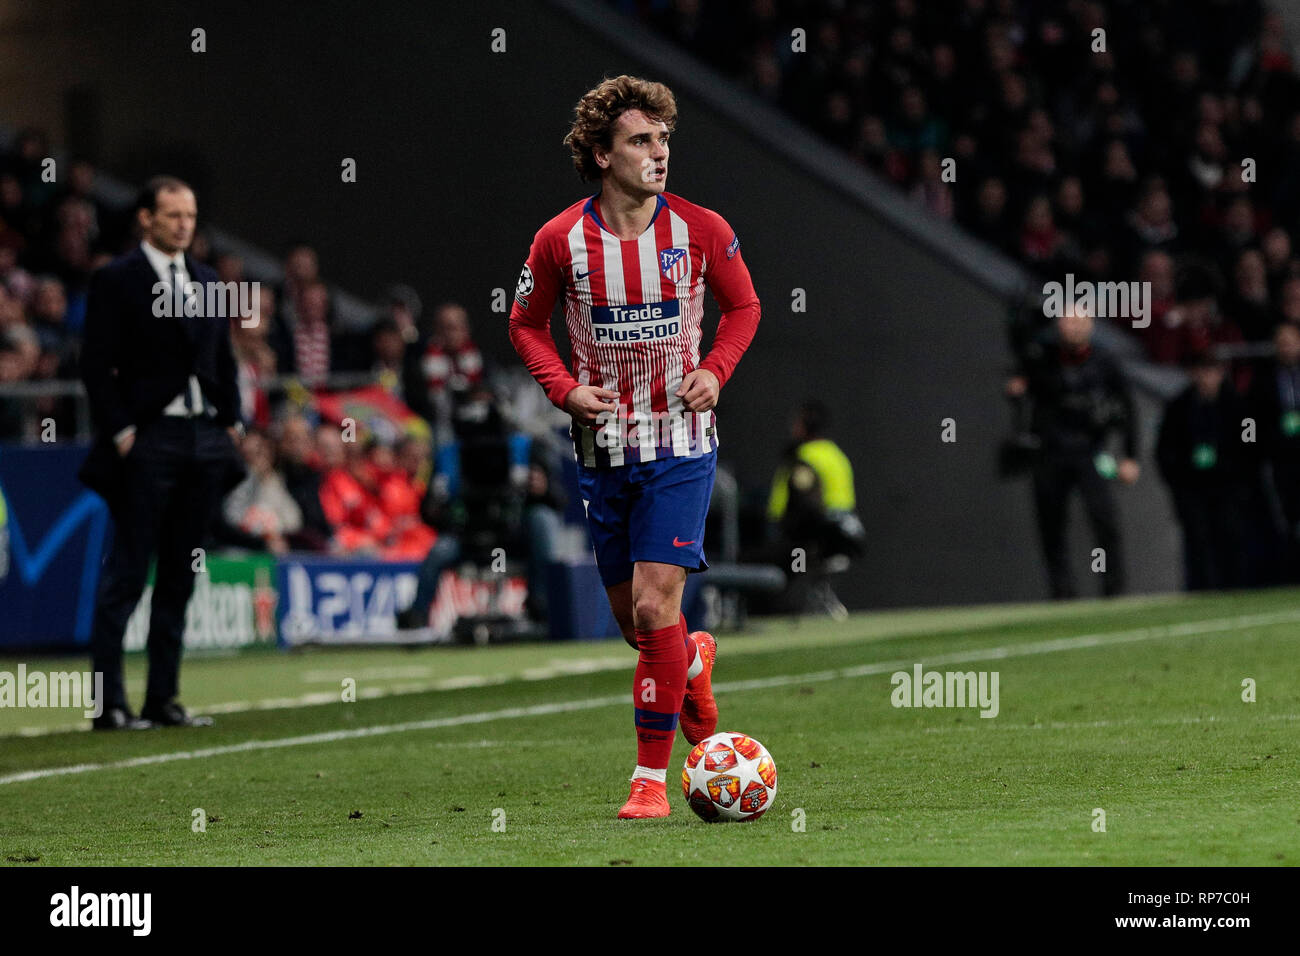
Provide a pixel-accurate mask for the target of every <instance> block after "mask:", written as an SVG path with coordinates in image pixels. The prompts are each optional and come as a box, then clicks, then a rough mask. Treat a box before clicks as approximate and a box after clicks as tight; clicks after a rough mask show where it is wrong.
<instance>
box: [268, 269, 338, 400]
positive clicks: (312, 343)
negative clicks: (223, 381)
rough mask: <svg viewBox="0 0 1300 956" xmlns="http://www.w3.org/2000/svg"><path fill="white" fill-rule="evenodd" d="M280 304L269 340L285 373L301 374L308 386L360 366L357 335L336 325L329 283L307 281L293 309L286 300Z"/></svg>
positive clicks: (300, 376) (277, 363) (298, 293)
mask: <svg viewBox="0 0 1300 956" xmlns="http://www.w3.org/2000/svg"><path fill="white" fill-rule="evenodd" d="M286 288H289V286H288V285H287V284H286ZM277 305H278V308H279V312H278V314H277V321H276V322H275V323H274V324H273V326H272V329H271V333H270V336H269V341H270V344H271V347H272V348H273V349H274V350H275V354H276V365H277V367H278V369H279V370H280V372H281V374H287V375H297V376H298V377H299V378H301V379H302V380H303V382H304V383H305V384H307V385H319V384H321V383H323V382H324V381H325V380H326V378H328V377H329V375H330V374H331V373H332V372H347V371H354V370H356V369H357V368H358V367H359V366H358V365H357V364H356V363H357V353H358V347H357V336H356V334H354V333H349V332H345V331H342V330H340V329H338V328H337V327H336V323H335V320H334V310H333V304H332V302H331V299H330V293H329V289H328V287H327V286H326V285H325V283H323V282H321V281H319V280H313V281H309V282H306V283H305V284H304V285H303V286H302V287H301V288H299V289H298V291H297V301H296V303H295V305H294V308H293V309H292V310H287V308H286V307H287V303H286V302H285V301H284V300H283V299H282V300H280V301H279V302H278V303H277Z"/></svg>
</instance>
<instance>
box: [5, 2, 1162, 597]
mask: <svg viewBox="0 0 1300 956" xmlns="http://www.w3.org/2000/svg"><path fill="white" fill-rule="evenodd" d="M611 16H612V14H611ZM195 27H202V28H204V29H205V30H206V31H207V52H206V53H202V54H195V53H192V52H190V31H191V30H192V29H193V28H195ZM497 27H500V28H503V29H504V30H505V31H506V43H507V52H505V53H493V52H491V46H490V45H491V39H492V38H491V32H492V30H493V29H494V28H497ZM620 72H635V73H640V74H643V75H649V76H652V77H655V78H661V79H664V80H667V81H669V82H670V83H671V81H672V77H669V76H663V75H662V74H661V73H659V72H657V71H656V69H655V64H654V63H646V62H638V61H636V60H633V59H629V58H627V57H625V56H623V55H621V54H618V53H615V52H613V51H612V50H611V48H610V46H609V45H608V44H607V43H605V42H604V41H603V40H602V39H601V38H600V37H599V36H597V35H596V34H594V33H592V32H591V31H589V30H588V29H587V28H584V27H580V26H579V25H577V24H576V23H574V22H573V21H572V20H570V19H569V18H568V17H567V16H566V15H565V14H563V13H561V12H559V11H557V10H555V9H553V8H552V7H550V6H549V5H547V4H545V3H540V2H539V3H517V2H516V3H510V2H500V0H485V2H476V3H473V4H458V3H419V4H416V3H411V4H397V3H386V2H374V3H369V4H360V5H358V4H354V3H339V2H322V3H312V4H284V5H280V4H270V3H229V4H211V3H196V2H185V0H182V2H161V0H154V2H148V0H146V2H136V3H131V4H129V5H128V4H118V3H103V2H90V0H47V2H45V3H43V4H41V5H40V6H39V7H37V6H36V5H29V4H25V3H14V2H4V0H0V119H2V120H3V121H4V122H7V123H9V124H10V125H15V126H16V125H22V124H25V123H35V124H38V125H41V126H43V127H45V128H46V129H48V130H49V131H50V133H51V135H52V136H53V137H54V139H55V141H56V144H57V145H60V146H64V147H66V148H69V149H71V150H73V151H78V152H83V153H85V154H86V155H88V156H90V158H92V159H93V160H95V161H96V162H97V163H99V164H100V165H101V166H102V167H104V168H105V169H107V170H108V171H110V172H112V173H113V174H115V175H117V176H119V177H122V178H126V179H129V180H132V181H138V180H142V179H144V178H145V177H146V176H148V175H150V174H152V173H154V172H157V171H159V170H164V169H166V170H169V171H172V172H175V173H177V174H179V175H182V176H185V177H188V178H190V179H191V180H192V181H193V182H194V183H195V184H196V185H197V187H198V188H199V192H200V215H201V216H207V217H209V218H210V219H211V220H213V221H215V222H216V223H218V224H219V225H221V226H222V227H223V228H225V229H227V230H230V231H232V232H235V233H236V234H239V235H241V236H242V237H243V238H245V239H246V240H248V241H251V242H254V243H256V244H259V245H262V246H264V247H266V248H268V249H269V250H271V251H272V252H274V253H277V254H278V253H280V252H281V251H282V250H283V247H284V246H285V245H286V244H287V243H288V242H290V241H292V240H293V239H295V238H297V237H305V238H307V239H309V240H310V241H311V242H313V243H314V244H315V245H316V246H317V247H318V249H319V250H320V253H321V258H322V264H323V269H324V271H325V273H326V275H327V278H329V279H330V280H331V281H334V282H337V283H339V284H341V285H343V286H344V287H345V288H348V289H350V290H351V291H353V292H356V293H358V294H360V295H362V296H376V295H378V294H379V292H380V290H381V289H383V288H384V287H385V286H386V285H388V284H389V283H391V282H394V281H404V282H408V283H410V284H411V285H413V286H415V288H416V289H417V290H418V291H419V292H420V293H421V295H422V296H423V297H424V298H425V301H426V302H427V303H432V302H436V301H438V300H441V299H447V298H451V299H457V300H459V301H462V302H464V303H465V304H466V305H467V306H468V307H469V308H470V311H471V314H472V316H473V320H474V323H475V334H476V338H477V339H478V340H479V342H480V344H481V346H482V347H483V348H484V350H485V351H486V352H487V353H488V354H489V355H490V356H491V357H493V358H495V359H496V360H498V361H500V362H514V361H516V360H515V357H514V354H513V351H512V350H511V348H510V344H509V341H508V338H507V335H506V326H505V316H504V315H503V314H495V313H493V312H492V311H491V310H490V308H491V302H492V295H493V290H495V289H498V288H504V289H506V290H510V289H512V288H513V285H514V281H515V278H516V276H517V274H518V270H519V266H520V264H521V263H522V261H523V258H524V255H525V253H526V251H527V248H528V244H529V242H530V240H531V238H532V235H533V232H534V231H535V230H536V229H537V228H538V227H539V226H540V225H541V224H542V223H543V222H545V221H546V220H547V219H548V218H550V217H551V216H552V215H554V214H555V213H556V212H558V211H559V210H560V209H562V208H564V207H565V206H567V205H568V204H570V203H571V202H573V201H575V200H576V199H577V198H579V197H580V196H582V195H584V194H586V192H588V191H589V190H588V189H587V188H586V187H585V186H584V184H582V183H580V182H579V181H578V179H577V177H576V175H575V174H574V172H573V170H572V168H571V167H570V165H569V161H568V157H567V154H566V151H565V150H564V147H563V146H562V145H561V139H562V137H563V135H564V132H565V131H566V129H567V125H568V121H569V119H570V117H571V112H572V106H573V103H574V102H575V101H576V100H577V98H578V97H579V96H580V95H581V94H582V93H583V92H584V91H585V90H586V89H588V88H589V87H590V86H591V85H592V84H593V83H594V82H595V81H597V80H598V79H599V78H600V77H601V76H603V75H606V74H617V73H620ZM679 108H680V117H679V126H678V133H677V135H676V136H675V137H674V151H673V157H672V165H671V174H670V177H669V180H670V182H669V189H670V190H671V191H673V192H677V193H680V194H682V195H683V196H686V197H687V198H689V199H691V200H693V201H695V202H698V203H701V204H703V205H706V206H709V207H711V208H714V209H716V210H718V211H720V212H721V213H722V214H723V215H724V216H726V217H727V218H728V219H729V220H730V222H731V224H732V225H733V226H734V227H735V229H736V230H737V232H738V233H739V234H740V236H741V239H742V244H743V249H744V253H745V257H746V259H747V261H748V263H749V267H750V269H751V271H752V273H753V275H754V279H755V284H756V286H757V288H758V292H759V295H760V297H761V298H762V300H763V304H764V316H763V321H762V324H761V326H760V329H759V333H758V337H757V339H756V341H755V344H754V346H753V347H752V349H751V350H750V353H749V354H748V355H747V356H746V358H745V360H744V362H743V363H742V364H741V366H740V369H739V371H738V373H737V375H736V377H735V378H734V379H733V381H732V382H731V384H729V385H728V387H727V389H726V391H725V392H724V394H723V398H722V404H721V406H720V408H719V417H720V422H721V435H722V449H721V452H722V458H723V460H724V461H725V462H727V463H728V464H730V465H731V466H732V467H733V468H734V469H735V470H736V472H737V475H738V477H739V478H740V480H741V482H742V484H743V485H746V486H750V487H753V488H757V487H760V486H763V485H765V484H766V482H767V480H768V476H769V475H770V473H771V469H772V468H773V466H774V465H775V463H776V460H777V457H778V455H779V452H780V449H781V447H782V445H783V444H784V441H785V436H786V434H787V431H788V427H789V419H790V410H791V408H792V407H793V406H794V405H795V404H796V403H798V402H799V401H800V400H802V399H804V398H806V397H810V396H816V397H818V398H820V399H822V400H823V401H825V402H826V403H827V404H828V405H830V406H831V408H832V410H833V413H834V415H835V416H836V423H835V426H834V429H833V431H834V436H835V437H836V438H837V439H838V440H839V441H840V443H841V444H842V445H843V447H844V448H845V450H846V451H847V452H848V453H849V455H850V457H851V458H852V460H853V462H854V464H855V467H856V469H857V487H858V494H859V504H860V509H861V511H862V515H863V518H864V521H865V522H866V524H867V527H868V529H869V531H870V534H871V537H872V546H871V549H870V553H869V555H868V556H867V558H866V559H865V560H863V561H862V562H860V563H859V565H858V566H857V567H856V568H855V570H854V571H853V572H852V574H851V577H850V580H849V581H848V582H846V584H845V586H844V587H843V589H842V596H843V597H844V599H845V601H846V603H849V604H850V605H851V606H858V607H864V606H884V605H901V604H940V603H943V604H947V603H962V602H976V601H992V600H1022V599H1030V598H1037V597H1042V596H1044V595H1045V587H1044V583H1043V580H1042V579H1043V574H1042V571H1041V567H1040V561H1039V553H1038V548H1037V544H1036V541H1035V538H1034V535H1033V527H1032V514H1031V510H1030V504H1029V492H1028V488H1027V486H1025V485H1024V484H1023V483H1012V484H1003V483H999V482H998V481H997V480H996V479H995V477H994V473H993V462H994V454H995V450H996V447H997V443H998V441H999V439H1000V438H1001V437H1002V435H1003V432H1004V430H1005V426H1006V422H1007V411H1006V407H1005V404H1004V402H1003V400H1002V399H1001V397H1000V384H1001V377H1002V373H1003V370H1004V367H1005V365H1006V362H1007V353H1006V347H1005V336H1004V332H1003V323H1004V319H1005V314H1006V310H1005V306H1004V304H1003V303H1002V302H1000V301H999V300H998V299H997V297H996V296H994V295H993V294H992V293H990V292H988V291H986V290H984V289H982V288H980V287H978V286H976V285H975V284H974V283H973V282H972V281H971V280H969V279H967V278H965V277H964V276H963V275H961V274H959V273H958V272H957V270H955V269H953V268H951V267H950V266H949V265H947V264H945V263H944V262H943V261H942V260H941V259H939V258H937V257H936V256H935V255H934V254H933V252H932V251H931V250H928V249H925V248H922V247H920V246H918V245H917V244H915V243H913V242H912V241H910V240H907V239H904V238H901V237H900V236H899V235H898V234H897V233H895V232H894V231H892V230H891V229H889V228H887V227H886V226H885V225H884V224H883V223H882V222H881V221H880V220H878V219H877V218H875V217H874V216H873V215H872V214H871V213H870V212H869V211H867V210H865V209H863V208H861V207H860V206H858V205H857V204H855V203H850V202H847V201H846V200H845V198H844V197H843V196H842V195H840V194H839V193H838V192H836V191H833V190H832V189H830V188H829V187H826V186H823V185H820V184H819V183H818V182H816V181H813V180H812V179H810V178H809V177H808V176H807V175H806V174H804V173H803V172H801V171H800V170H798V169H796V168H795V167H794V166H792V165H791V164H790V163H789V162H787V161H785V160H784V159H782V158H781V157H780V156H779V155H778V154H777V153H775V152H774V151H773V150H772V149H770V148H769V147H768V146H767V145H766V144H764V143H763V142H761V141H759V140H756V139H755V138H754V137H752V136H750V135H749V134H747V133H744V132H742V131H741V130H740V129H739V128H738V127H737V126H736V125H735V124H733V123H732V122H730V121H728V120H727V119H725V118H723V117H721V116H719V115H716V114H715V113H712V112H711V111H709V110H708V109H706V108H705V107H703V106H702V105H701V104H700V103H698V102H696V101H694V100H693V99H692V98H691V97H689V96H680V97H679ZM345 157H351V158H354V159H355V160H356V161H357V167H358V177H357V179H358V181H357V182H356V183H355V184H345V183H342V182H341V181H340V163H341V162H342V160H343V159H344V158H345ZM796 288H800V289H803V290H805V292H806V295H807V311H806V312H805V313H794V312H792V310H791V296H792V290H794V289H796ZM713 314H716V309H715V310H714V313H713ZM711 331H712V324H711V323H706V346H707V341H708V338H707V337H708V336H709V335H710V334H711ZM1150 411H1151V409H1150V408H1148V409H1147V412H1148V417H1147V425H1148V429H1149V428H1150V427H1151V426H1152V422H1151V420H1150ZM947 417H952V418H954V419H955V420H956V422H957V437H958V440H957V442H956V443H955V444H944V443H941V441H940V428H941V426H940V422H941V420H942V419H944V418H947ZM1146 444H1147V446H1148V448H1149V446H1150V444H1151V440H1150V437H1149V436H1148V440H1147V442H1146ZM1147 457H1148V462H1149V456H1147ZM1119 494H1120V497H1121V499H1122V503H1123V509H1124V513H1125V519H1126V527H1127V528H1128V530H1129V539H1130V542H1131V544H1130V558H1131V563H1132V565H1133V569H1132V575H1131V577H1132V583H1133V586H1134V587H1135V589H1138V590H1168V589H1171V588H1173V587H1175V586H1176V584H1177V581H1176V575H1177V558H1176V545H1177V541H1176V536H1175V535H1176V532H1175V531H1174V527H1173V524H1172V521H1171V519H1170V515H1169V509H1168V506H1167V504H1166V500H1165V496H1164V494H1163V490H1162V488H1161V487H1160V486H1159V484H1158V482H1157V480H1156V479H1155V478H1154V475H1153V472H1152V470H1151V469H1150V468H1148V469H1147V474H1146V475H1145V476H1144V480H1143V481H1142V482H1141V483H1140V484H1139V485H1138V486H1137V487H1135V488H1132V489H1121V490H1120V492H1119ZM1075 529H1076V533H1075V537H1074V548H1075V551H1076V552H1077V554H1078V558H1079V566H1080V568H1081V569H1083V568H1085V567H1086V565H1085V562H1086V558H1087V550H1088V548H1089V547H1090V544H1089V538H1088V536H1087V535H1086V534H1085V533H1084V526H1083V524H1082V522H1081V521H1078V520H1076V523H1075ZM1082 573H1083V574H1085V575H1086V571H1083V572H1082ZM1083 584H1084V585H1085V589H1087V588H1088V587H1090V585H1091V582H1088V581H1086V580H1085V581H1084V582H1083Z"/></svg>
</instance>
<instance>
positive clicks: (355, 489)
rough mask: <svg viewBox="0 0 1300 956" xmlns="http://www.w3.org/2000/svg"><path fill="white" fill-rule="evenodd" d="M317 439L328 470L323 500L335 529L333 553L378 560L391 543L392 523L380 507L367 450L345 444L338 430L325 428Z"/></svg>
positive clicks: (351, 443)
mask: <svg viewBox="0 0 1300 956" xmlns="http://www.w3.org/2000/svg"><path fill="white" fill-rule="evenodd" d="M316 437H317V440H318V441H321V440H322V439H323V443H322V444H321V445H320V448H321V453H322V454H321V459H322V462H323V463H324V464H325V465H326V471H325V477H324V479H323V480H322V481H321V488H320V500H321V508H322V509H323V510H324V512H325V517H326V518H327V519H328V520H329V523H330V526H331V527H332V528H333V530H334V535H333V538H332V540H331V550H333V551H334V552H335V553H337V554H351V555H355V554H364V555H371V556H375V557H378V556H379V555H380V554H381V552H382V551H383V549H384V548H385V547H386V546H387V544H388V537H389V533H390V531H391V530H392V522H391V521H390V520H389V518H388V516H387V515H386V514H384V510H383V508H382V507H380V504H379V497H378V493H379V483H378V478H377V476H376V474H375V470H374V468H373V466H372V465H371V463H370V461H369V458H368V455H367V450H366V449H365V448H363V447H362V445H361V443H360V442H356V441H343V438H342V435H341V434H340V431H339V429H338V428H337V427H330V426H322V427H321V428H319V429H317V432H316Z"/></svg>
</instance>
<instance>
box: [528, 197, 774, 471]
mask: <svg viewBox="0 0 1300 956" xmlns="http://www.w3.org/2000/svg"><path fill="white" fill-rule="evenodd" d="M706 284H707V285H708V287H709V290H710V291H711V292H712V293H713V297H714V298H715V299H716V300H717V302H718V306H719V307H720V308H721V310H722V318H721V320H720V321H719V323H718V332H717V335H715V336H714V342H713V348H712V349H710V351H709V354H708V356H707V357H706V358H705V359H704V361H703V362H701V361H700V337H701V336H700V323H701V320H702V319H703V317H704V287H705V285H706ZM561 295H563V298H564V318H565V323H566V325H567V326H568V331H569V342H570V344H571V347H572V356H571V357H572V362H573V369H572V372H570V370H569V369H568V368H566V367H565V365H564V362H563V361H562V360H561V359H560V356H559V351H558V349H557V348H556V346H555V341H554V339H552V338H551V332H550V319H551V311H552V309H553V308H554V305H555V302H556V300H557V299H559V298H560V296H561ZM758 318H759V302H758V296H757V295H756V294H755V292H754V284H753V282H752V281H751V280H750V277H749V270H748V269H747V268H745V263H744V260H743V259H742V258H741V255H740V240H739V239H738V238H737V237H736V234H735V233H734V232H733V231H732V230H731V227H730V226H728V225H727V222H726V220H724V219H723V218H722V217H721V216H719V215H718V214H717V213H715V212H712V211H711V210H708V209H705V208H704V207H702V206H697V205H695V204H694V203H689V202H687V201H686V200H684V199H682V198H681V197H680V196H674V195H672V194H671V193H663V194H661V195H660V196H659V197H658V201H657V206H656V209H655V213H654V216H653V218H652V219H651V221H650V225H649V226H648V227H647V228H646V230H645V232H643V233H642V234H641V235H640V236H639V237H638V238H636V239H628V240H622V239H619V237H618V236H616V235H614V234H613V233H612V232H610V231H609V230H608V229H606V228H605V225H604V222H603V221H602V218H601V214H600V197H599V196H593V197H591V198H588V199H584V200H582V201H580V202H577V203H574V204H573V205H572V206H570V207H569V208H568V209H566V210H565V211H564V212H562V213H560V215H558V216H556V217H555V218H554V219H552V220H551V221H550V222H548V223H547V224H546V225H544V226H543V227H542V228H541V229H540V230H538V232H537V235H536V236H535V237H534V239H533V245H532V248H531V250H530V251H529V254H528V261H527V262H526V263H525V265H524V268H523V272H522V273H521V274H520V276H519V283H518V286H517V287H516V289H515V302H514V307H513V309H512V310H511V312H510V339H511V341H512V342H513V343H514V346H515V349H516V351H518V352H519V354H520V356H521V357H522V358H523V360H524V363H525V364H526V365H527V366H528V370H529V371H530V372H531V373H532V375H533V377H534V378H535V379H536V380H537V382H538V384H540V385H541V386H542V388H543V389H545V391H546V395H547V397H548V398H549V399H550V400H551V402H552V403H553V404H555V405H556V406H557V407H559V408H563V407H564V399H565V396H566V395H568V393H569V392H570V391H572V390H573V389H574V388H576V387H577V386H579V385H595V386H597V387H601V388H608V389H610V390H612V391H616V392H618V393H619V400H618V402H617V405H618V406H619V413H618V414H617V415H603V416H602V417H601V418H600V420H598V422H597V425H596V427H595V428H587V427H585V426H582V425H580V424H579V423H578V422H576V421H575V422H574V423H573V426H572V428H571V434H572V436H573V440H574V452H575V454H576V456H577V460H578V461H579V462H581V463H583V464H584V465H587V466H588V467H591V468H606V467H618V466H621V465H625V464H632V463H634V462H641V461H650V460H654V459H659V458H674V457H697V456H700V455H705V454H711V453H713V451H714V450H715V449H716V448H717V445H718V436H717V429H716V423H715V420H714V414H713V412H712V411H708V412H701V413H699V414H694V413H691V412H689V411H687V410H686V409H685V408H684V406H683V405H682V400H681V399H680V398H678V397H677V396H675V395H674V394H673V393H674V392H675V391H676V390H677V387H678V386H679V385H680V384H681V381H682V378H683V377H684V376H685V375H686V374H687V373H688V372H690V371H692V370H693V369H695V368H696V367H701V368H706V369H708V370H709V371H711V372H713V374H714V375H716V376H717V378H718V385H719V387H721V386H723V385H725V384H726V382H727V379H728V378H729V377H730V376H731V373H732V371H734V369H735V367H736V363H738V362H739V361H740V357H741V356H742V355H743V354H744V352H745V349H746V348H748V346H749V343H750V341H751V340H752V339H753V337H754V332H755V330H756V329H757V327H758Z"/></svg>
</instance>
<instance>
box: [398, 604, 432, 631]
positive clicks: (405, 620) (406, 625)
mask: <svg viewBox="0 0 1300 956" xmlns="http://www.w3.org/2000/svg"><path fill="white" fill-rule="evenodd" d="M428 626H429V614H428V612H427V611H426V612H425V613H424V614H421V613H420V612H419V611H417V610H416V609H415V608H413V607H408V608H407V609H406V610H405V611H399V612H398V614H397V629H398V630H399V631H419V630H422V629H424V628H426V627H428Z"/></svg>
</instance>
